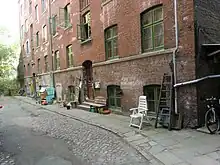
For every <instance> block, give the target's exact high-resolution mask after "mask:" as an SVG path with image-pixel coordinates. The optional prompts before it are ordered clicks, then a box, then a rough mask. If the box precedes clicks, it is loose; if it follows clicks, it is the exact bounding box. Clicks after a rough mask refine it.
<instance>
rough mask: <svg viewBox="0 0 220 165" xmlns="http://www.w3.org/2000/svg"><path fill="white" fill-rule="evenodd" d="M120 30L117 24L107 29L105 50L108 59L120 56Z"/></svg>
mask: <svg viewBox="0 0 220 165" xmlns="http://www.w3.org/2000/svg"><path fill="white" fill-rule="evenodd" d="M117 42H118V32H117V26H113V27H110V28H108V29H106V30H105V52H106V59H112V58H115V57H117V56H118V43H117Z"/></svg>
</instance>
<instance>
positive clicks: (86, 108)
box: [77, 104, 90, 111]
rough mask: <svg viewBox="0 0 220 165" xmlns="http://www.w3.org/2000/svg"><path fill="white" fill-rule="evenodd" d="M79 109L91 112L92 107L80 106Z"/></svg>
mask: <svg viewBox="0 0 220 165" xmlns="http://www.w3.org/2000/svg"><path fill="white" fill-rule="evenodd" d="M77 108H79V109H82V110H86V111H89V110H90V105H84V104H81V105H78V106H77Z"/></svg>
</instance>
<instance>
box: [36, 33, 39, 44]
mask: <svg viewBox="0 0 220 165" xmlns="http://www.w3.org/2000/svg"><path fill="white" fill-rule="evenodd" d="M36 46H37V47H38V46H39V32H37V33H36Z"/></svg>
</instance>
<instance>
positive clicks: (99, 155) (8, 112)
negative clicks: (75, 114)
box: [0, 98, 149, 165]
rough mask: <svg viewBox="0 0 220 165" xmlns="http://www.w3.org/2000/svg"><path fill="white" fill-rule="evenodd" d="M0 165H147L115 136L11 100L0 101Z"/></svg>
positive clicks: (147, 162) (1, 99)
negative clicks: (0, 104)
mask: <svg viewBox="0 0 220 165" xmlns="http://www.w3.org/2000/svg"><path fill="white" fill-rule="evenodd" d="M0 102H1V103H2V104H3V105H4V108H3V109H1V111H0V164H5V165H13V164H16V165H50V164H51V165H52V164H53V165H87V164H88V165H89V164H96V165H98V164H100V165H104V164H118V165H120V164H123V165H126V164H139V165H141V164H145V165H146V164H149V161H148V160H146V159H145V158H143V157H142V156H141V155H140V154H139V153H137V151H136V150H135V149H133V148H132V147H130V146H129V145H127V143H125V142H124V141H122V140H121V139H120V138H119V137H118V136H116V135H114V134H112V133H110V132H108V131H105V130H103V129H101V128H98V127H95V126H91V125H87V124H85V123H82V122H80V121H76V120H73V119H70V118H67V117H64V116H61V115H58V114H54V113H50V112H48V111H45V110H44V109H41V108H36V107H34V106H32V105H30V104H26V103H23V102H19V101H18V100H16V99H13V98H0Z"/></svg>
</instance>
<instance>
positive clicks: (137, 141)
mask: <svg viewBox="0 0 220 165" xmlns="http://www.w3.org/2000/svg"><path fill="white" fill-rule="evenodd" d="M147 142H149V139H148V138H147V137H144V139H140V140H136V141H132V142H131V144H133V145H140V144H143V143H147Z"/></svg>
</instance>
